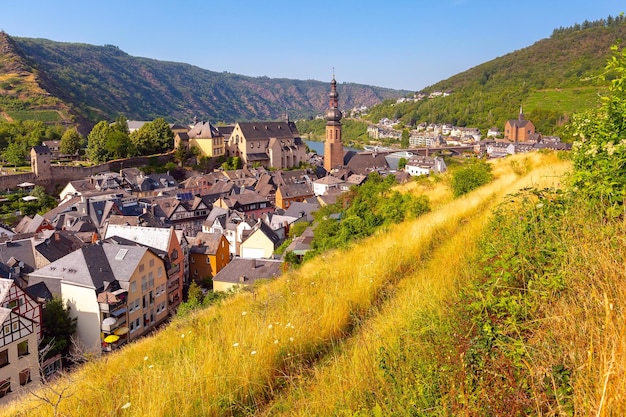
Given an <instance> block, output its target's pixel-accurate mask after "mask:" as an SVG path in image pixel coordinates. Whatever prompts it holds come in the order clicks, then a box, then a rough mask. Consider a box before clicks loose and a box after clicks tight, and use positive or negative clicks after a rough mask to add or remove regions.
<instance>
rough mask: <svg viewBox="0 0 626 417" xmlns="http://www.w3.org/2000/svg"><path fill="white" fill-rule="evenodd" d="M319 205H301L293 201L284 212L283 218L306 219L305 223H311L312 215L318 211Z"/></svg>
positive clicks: (316, 203)
mask: <svg viewBox="0 0 626 417" xmlns="http://www.w3.org/2000/svg"><path fill="white" fill-rule="evenodd" d="M319 208H320V205H319V203H318V202H317V201H316V202H315V203H313V204H311V203H301V202H298V201H294V202H293V203H291V205H289V208H288V209H287V210H285V216H291V217H298V218H300V217H306V219H307V221H310V222H311V221H313V215H312V213H313V212H315V211H317V210H319Z"/></svg>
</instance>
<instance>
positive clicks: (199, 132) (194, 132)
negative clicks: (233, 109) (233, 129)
mask: <svg viewBox="0 0 626 417" xmlns="http://www.w3.org/2000/svg"><path fill="white" fill-rule="evenodd" d="M187 135H188V136H189V138H190V139H211V138H217V137H220V136H222V134H221V133H220V131H219V130H218V129H217V128H216V127H215V126H213V125H212V124H211V123H209V122H198V123H196V124H195V126H193V127H192V128H191V129H190V130H189V132H187Z"/></svg>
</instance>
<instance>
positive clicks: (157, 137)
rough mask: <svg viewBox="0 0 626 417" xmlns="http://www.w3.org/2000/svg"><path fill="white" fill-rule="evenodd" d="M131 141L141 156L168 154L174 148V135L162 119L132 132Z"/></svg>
mask: <svg viewBox="0 0 626 417" xmlns="http://www.w3.org/2000/svg"><path fill="white" fill-rule="evenodd" d="M130 140H131V141H132V143H133V145H134V146H135V148H136V150H137V153H138V154H139V155H153V154H155V153H162V152H167V151H170V150H172V149H173V147H174V133H173V132H172V129H170V126H169V125H168V124H167V123H166V122H165V119H162V118H158V119H154V120H153V121H152V122H148V123H146V124H144V125H143V126H141V127H140V128H139V129H137V130H135V131H134V132H132V133H131V134H130Z"/></svg>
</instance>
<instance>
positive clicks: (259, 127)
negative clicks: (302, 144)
mask: <svg viewBox="0 0 626 417" xmlns="http://www.w3.org/2000/svg"><path fill="white" fill-rule="evenodd" d="M238 125H239V128H240V129H241V132H242V133H243V135H244V136H245V138H246V140H269V139H270V138H277V139H283V138H284V139H292V138H294V137H298V136H300V133H299V132H298V129H297V128H296V125H295V123H293V122H289V123H287V122H241V123H238Z"/></svg>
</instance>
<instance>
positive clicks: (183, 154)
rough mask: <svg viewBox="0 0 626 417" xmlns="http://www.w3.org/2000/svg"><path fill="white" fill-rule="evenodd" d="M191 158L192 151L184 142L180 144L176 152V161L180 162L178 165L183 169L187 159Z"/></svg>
mask: <svg viewBox="0 0 626 417" xmlns="http://www.w3.org/2000/svg"><path fill="white" fill-rule="evenodd" d="M189 156H191V151H190V150H189V149H187V147H186V146H185V145H184V144H183V143H182V142H180V143H179V144H178V147H177V148H176V150H175V151H174V159H175V160H176V161H178V163H179V164H180V166H181V167H182V166H185V162H186V161H187V159H189Z"/></svg>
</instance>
